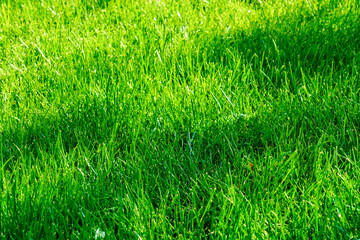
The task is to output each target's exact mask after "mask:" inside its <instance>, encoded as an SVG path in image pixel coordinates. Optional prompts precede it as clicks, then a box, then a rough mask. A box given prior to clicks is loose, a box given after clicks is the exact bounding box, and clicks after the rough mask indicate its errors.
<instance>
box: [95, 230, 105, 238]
mask: <svg viewBox="0 0 360 240" xmlns="http://www.w3.org/2000/svg"><path fill="white" fill-rule="evenodd" d="M98 238H105V232H104V231H102V230H101V229H100V228H98V229H96V232H95V239H98Z"/></svg>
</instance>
